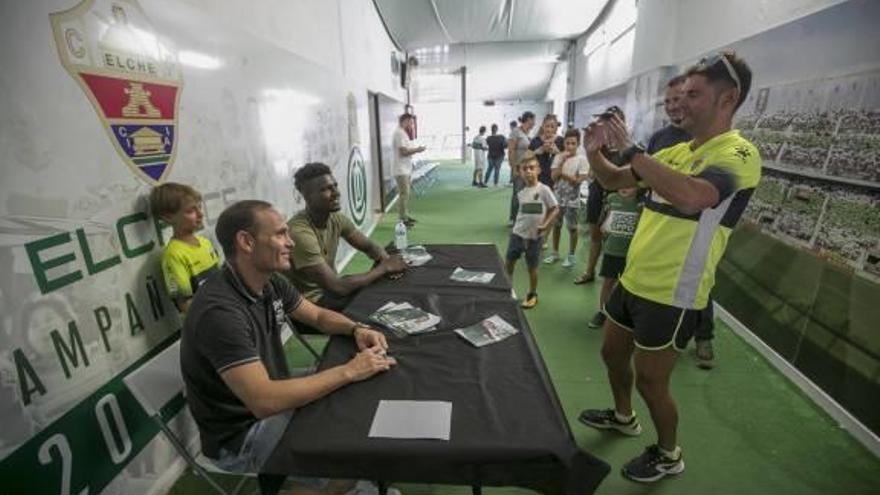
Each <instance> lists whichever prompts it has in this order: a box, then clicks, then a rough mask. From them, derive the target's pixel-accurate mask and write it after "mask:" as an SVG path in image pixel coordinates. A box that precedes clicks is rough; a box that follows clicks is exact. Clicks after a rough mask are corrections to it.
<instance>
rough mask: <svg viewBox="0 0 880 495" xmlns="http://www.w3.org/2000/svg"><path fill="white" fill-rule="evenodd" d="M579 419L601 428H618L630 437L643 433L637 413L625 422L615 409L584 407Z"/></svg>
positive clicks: (588, 424)
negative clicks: (616, 414)
mask: <svg viewBox="0 0 880 495" xmlns="http://www.w3.org/2000/svg"><path fill="white" fill-rule="evenodd" d="M578 421H580V422H581V423H583V424H585V425H587V426H592V427H593V428H598V429H600V430H617V431H619V432H621V433H623V434H624V435H627V436H630V437H634V436H638V435H640V434H641V433H642V425H640V424H639V420H638V418H636V415H635V413H633V416H632V418H630V419H629V421H628V422H626V423H623V422H621V421H618V420H617V416H615V414H614V409H584V410H583V411H581V414H580V416H578Z"/></svg>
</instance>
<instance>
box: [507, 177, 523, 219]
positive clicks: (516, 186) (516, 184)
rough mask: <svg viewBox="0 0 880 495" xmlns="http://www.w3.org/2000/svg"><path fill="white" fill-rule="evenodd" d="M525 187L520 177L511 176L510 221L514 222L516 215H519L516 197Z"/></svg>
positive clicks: (517, 198)
mask: <svg viewBox="0 0 880 495" xmlns="http://www.w3.org/2000/svg"><path fill="white" fill-rule="evenodd" d="M524 187H526V183H525V181H524V180H523V178H522V177H520V176H519V175H514V176H513V194H511V196H510V221H511V222H512V221H514V220H516V214H517V213H519V197H517V195H518V194H519V192H520V191H522V190H523V188H524Z"/></svg>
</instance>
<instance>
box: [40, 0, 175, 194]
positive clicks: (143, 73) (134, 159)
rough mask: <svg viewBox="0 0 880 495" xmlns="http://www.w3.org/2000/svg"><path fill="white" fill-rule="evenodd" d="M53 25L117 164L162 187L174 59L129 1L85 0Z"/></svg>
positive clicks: (169, 151) (171, 130) (170, 157)
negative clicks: (117, 160) (160, 183)
mask: <svg viewBox="0 0 880 495" xmlns="http://www.w3.org/2000/svg"><path fill="white" fill-rule="evenodd" d="M50 19H51V22H52V31H53V33H54V36H55V45H56V48H57V49H58V56H59V58H60V59H61V64H62V65H63V66H64V68H65V69H66V70H67V72H68V74H70V76H71V77H72V78H73V79H74V80H75V81H76V82H77V84H78V85H79V86H80V88H82V90H83V92H84V93H85V94H86V97H87V98H88V100H89V101H90V102H91V103H92V106H93V107H94V108H95V111H96V112H97V114H98V118H99V119H100V120H101V123H102V125H103V126H104V129H105V131H106V132H107V134H108V136H109V138H110V141H111V143H113V147H114V148H115V149H116V151H117V153H118V154H119V156H120V157H121V158H122V161H123V162H124V163H125V164H126V165H128V167H129V168H130V169H131V170H132V172H134V174H135V175H136V176H137V177H138V178H140V179H141V180H144V181H146V182H147V183H149V184H156V183H159V182H161V181H162V179H163V178H164V177H166V176H167V175H168V173H169V172H170V171H171V166H172V164H173V163H174V157H175V153H176V151H177V147H176V144H177V132H176V131H177V117H178V103H179V101H180V91H181V88H182V85H183V80H182V77H181V73H180V67H179V65H178V62H177V56H176V53H175V52H174V51H173V50H172V49H171V47H170V46H169V45H168V44H167V43H166V42H164V41H163V40H162V39H160V37H159V36H158V35H157V34H156V30H155V29H153V26H152V24H151V23H150V21H149V19H148V18H147V17H146V15H144V12H143V10H142V9H141V7H140V5H139V4H138V3H137V2H136V1H134V0H113V1H112V2H109V1H105V0H83V1H82V2H80V3H79V4H77V5H76V6H75V7H73V8H71V9H69V10H65V11H63V12H56V13H53V14H51V15H50Z"/></svg>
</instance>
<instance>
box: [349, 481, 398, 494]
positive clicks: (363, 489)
mask: <svg viewBox="0 0 880 495" xmlns="http://www.w3.org/2000/svg"><path fill="white" fill-rule="evenodd" d="M386 493H387V494H388V495H401V494H400V490H398V489H397V488H394V487H392V486H389V487H388V490H386ZM345 495H379V487H378V486H376V484H375V483H373V482H372V481H366V480H359V481H358V482H357V484H356V485H354V488H352V489H351V490H349V491H347V492H346V493H345Z"/></svg>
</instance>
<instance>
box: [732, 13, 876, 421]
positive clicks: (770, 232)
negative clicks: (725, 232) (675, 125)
mask: <svg viewBox="0 0 880 495" xmlns="http://www.w3.org/2000/svg"><path fill="white" fill-rule="evenodd" d="M859 9H867V10H868V11H870V12H873V14H869V15H866V14H865V12H866V11H865V10H861V11H860V10H859ZM877 18H880V5H878V2H853V3H846V4H842V5H840V6H837V7H833V8H830V9H828V10H826V11H823V12H820V13H818V14H814V15H811V16H808V17H805V18H803V19H801V20H799V21H795V22H793V23H790V24H788V25H785V26H781V27H779V28H776V29H773V30H770V31H768V32H766V33H762V34H760V35H757V36H755V37H753V38H750V39H746V40H743V41H742V42H740V43H738V44H734V46H733V48H734V49H736V50H737V51H741V52H743V53H756V54H759V53H760V52H761V51H764V52H766V51H768V49H769V51H770V52H774V51H778V50H779V49H778V48H770V47H786V48H785V50H786V52H787V53H788V50H790V49H792V48H793V47H797V50H796V51H802V53H805V54H809V55H810V56H803V57H792V58H790V60H792V61H798V65H800V67H799V68H795V69H792V68H791V66H790V65H789V64H775V65H774V64H769V63H768V64H765V65H764V66H762V69H763V71H764V72H762V75H761V76H760V79H756V81H755V85H754V86H753V90H752V92H751V95H750V97H749V99H748V100H747V101H746V102H744V104H743V108H742V109H741V110H740V112H739V114H738V119H737V120H736V121H735V126H736V127H737V128H739V129H740V131H741V132H742V133H743V134H744V135H745V136H747V137H748V138H749V139H750V140H752V141H753V142H754V143H755V145H756V146H757V147H758V149H759V151H760V153H761V157H762V158H763V177H762V179H761V182H760V184H759V185H758V187H757V189H756V190H755V193H754V196H753V197H752V200H751V201H750V203H749V206H748V208H747V209H746V211H745V214H744V216H743V220H744V221H743V222H741V224H740V226H739V228H737V230H736V231H735V232H734V234H733V235H732V236H731V239H730V246H729V248H728V250H727V254H726V255H725V258H724V260H723V261H722V263H721V264H720V265H719V270H718V274H717V276H718V284H717V286H716V294H715V296H716V299H717V301H718V302H719V304H721V305H722V306H723V307H724V308H725V309H727V310H728V311H729V312H730V313H732V314H733V315H734V317H736V318H737V319H738V320H740V321H741V322H742V323H743V324H745V325H746V326H747V327H748V328H749V329H750V330H751V331H752V332H754V333H755V334H757V335H758V336H759V337H760V338H761V339H762V340H763V341H764V342H765V343H766V344H768V345H769V346H770V347H771V348H773V350H774V351H776V352H777V353H778V354H779V355H780V356H782V357H783V358H784V359H786V360H788V361H789V362H791V363H792V364H794V365H795V366H796V367H797V368H798V369H799V370H800V371H801V372H802V373H804V374H805V375H806V376H807V377H808V378H810V380H812V381H813V382H814V383H816V384H817V385H819V386H820V387H821V388H822V389H823V390H824V391H825V392H826V393H827V394H829V395H830V396H831V397H832V398H833V399H835V400H836V401H838V402H839V403H840V404H842V405H843V406H844V407H845V408H846V409H847V410H848V411H849V412H850V413H852V414H853V415H854V416H856V417H857V418H859V420H860V421H862V422H863V423H864V424H865V425H866V426H868V428H870V429H871V430H873V431H874V432H875V433H880V409H878V408H877V407H876V402H873V400H874V399H873V398H874V397H876V392H877V390H878V384H880V336H878V333H877V322H880V305H878V304H877V303H878V302H880V67H877V66H876V63H875V64H874V65H873V66H871V65H870V64H864V63H861V60H860V58H859V56H860V55H862V56H863V57H864V59H868V60H871V59H873V60H876V53H878V50H880V40H878V37H877V36H876V32H875V28H874V26H872V21H871V19H877ZM841 30H846V31H847V32H848V33H853V34H855V35H856V36H855V38H856V39H861V40H867V41H868V42H867V43H861V42H860V41H856V42H853V45H854V46H852V47H851V48H852V49H851V50H849V53H848V54H847V55H845V56H839V57H838V56H834V57H831V56H829V57H823V56H822V55H823V53H822V51H821V49H818V48H817V50H816V51H815V52H814V51H812V49H811V48H812V47H813V46H819V45H821V44H828V45H830V44H833V39H835V34H838V33H840V31H841ZM872 33H874V34H872ZM840 48H841V47H838V50H840ZM870 53H873V54H874V56H873V57H872V56H869V55H868V54H870ZM776 55H777V57H778V56H780V55H779V54H778V53H777V54H776ZM764 56H765V57H767V58H769V57H770V55H764ZM848 57H849V58H848ZM781 59H786V58H785V56H782V58H781ZM777 60H779V58H777ZM820 60H821V61H820ZM810 64H815V65H813V66H811V65H810Z"/></svg>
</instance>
